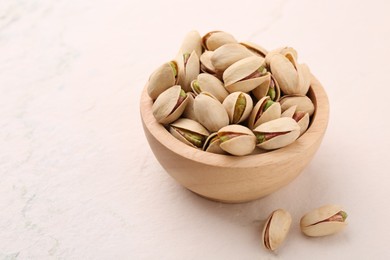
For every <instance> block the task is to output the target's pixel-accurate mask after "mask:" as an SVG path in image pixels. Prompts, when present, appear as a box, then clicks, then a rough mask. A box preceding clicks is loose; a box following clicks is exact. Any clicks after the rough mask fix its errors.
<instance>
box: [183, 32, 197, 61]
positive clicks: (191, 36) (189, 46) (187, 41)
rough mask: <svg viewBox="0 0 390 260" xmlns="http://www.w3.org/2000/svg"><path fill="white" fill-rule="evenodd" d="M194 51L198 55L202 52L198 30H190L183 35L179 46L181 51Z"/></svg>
mask: <svg viewBox="0 0 390 260" xmlns="http://www.w3.org/2000/svg"><path fill="white" fill-rule="evenodd" d="M193 51H195V53H196V55H198V57H200V55H201V54H202V39H201V37H200V34H199V32H198V31H195V30H194V31H190V32H189V33H187V35H186V36H185V37H184V40H183V43H182V45H181V47H180V52H181V53H187V54H189V53H192V52H193Z"/></svg>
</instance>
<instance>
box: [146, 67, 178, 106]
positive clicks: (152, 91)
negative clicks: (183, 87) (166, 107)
mask: <svg viewBox="0 0 390 260" xmlns="http://www.w3.org/2000/svg"><path fill="white" fill-rule="evenodd" d="M176 83H177V64H176V62H175V61H170V62H167V63H164V64H163V65H161V66H160V67H159V68H157V69H156V70H155V71H154V72H153V73H152V75H150V78H149V82H148V88H147V90H148V94H149V96H150V97H151V98H152V99H153V100H155V99H156V98H157V97H158V96H159V95H160V94H161V93H162V92H164V91H165V90H167V89H168V88H170V87H172V86H173V85H175V84H176Z"/></svg>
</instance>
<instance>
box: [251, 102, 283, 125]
mask: <svg viewBox="0 0 390 260" xmlns="http://www.w3.org/2000/svg"><path fill="white" fill-rule="evenodd" d="M269 100H270V98H269V97H267V96H266V97H263V98H261V99H260V100H259V101H257V103H256V105H255V107H254V108H253V110H252V112H251V114H250V116H249V120H248V127H249V128H250V129H253V128H256V127H258V126H259V125H261V124H263V123H265V122H268V121H271V120H274V119H277V118H279V117H280V115H281V107H280V104H279V102H274V103H273V104H272V105H271V106H270V107H268V108H267V109H266V110H265V111H263V109H264V106H265V104H266V103H267V102H268V101H269ZM260 110H262V111H260Z"/></svg>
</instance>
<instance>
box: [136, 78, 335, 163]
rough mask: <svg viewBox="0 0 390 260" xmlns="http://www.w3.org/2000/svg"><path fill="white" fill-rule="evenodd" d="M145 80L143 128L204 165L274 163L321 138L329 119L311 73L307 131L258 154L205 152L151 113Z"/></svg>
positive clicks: (326, 104)
mask: <svg viewBox="0 0 390 260" xmlns="http://www.w3.org/2000/svg"><path fill="white" fill-rule="evenodd" d="M147 85H148V84H147V83H146V85H145V87H144V89H143V91H142V93H141V100H140V115H141V120H142V123H143V126H144V128H145V129H144V130H146V129H147V130H148V131H149V132H150V134H151V135H152V136H153V137H154V138H155V139H156V140H157V141H158V142H159V143H160V144H161V145H162V146H164V147H165V148H166V149H169V150H170V151H171V152H173V153H175V154H177V155H178V156H182V157H184V158H186V159H188V160H192V161H196V162H198V163H201V164H204V165H211V166H219V167H229V168H253V167H261V166H264V165H269V164H275V158H277V162H278V163H283V162H285V161H289V160H291V159H292V158H293V157H294V156H296V155H297V154H299V153H301V152H305V150H306V149H308V148H309V147H311V146H312V145H315V144H316V143H317V142H319V141H321V139H322V137H323V135H324V133H325V131H326V128H327V125H328V120H329V101H328V97H327V94H326V92H325V90H324V88H323V86H322V85H321V83H320V82H319V81H318V80H317V79H316V78H315V77H314V76H313V75H312V79H311V86H310V89H309V92H308V95H309V96H311V99H312V101H313V103H314V106H315V108H316V109H315V112H314V114H313V116H312V120H311V122H310V126H309V128H308V129H307V131H306V132H305V133H304V134H303V135H302V136H300V137H299V138H298V139H297V140H296V141H294V143H292V144H290V145H288V146H286V147H283V148H279V149H276V150H272V151H268V152H265V153H259V154H250V155H245V156H233V155H223V154H215V153H210V152H205V151H202V150H198V149H196V148H193V147H191V146H189V145H187V144H185V143H183V142H181V141H179V140H177V139H176V138H175V137H173V136H172V135H171V134H170V133H169V131H168V130H167V129H166V128H165V127H164V126H163V125H162V124H160V123H158V122H157V120H156V119H155V118H154V116H153V113H152V104H153V101H152V99H151V98H150V97H149V95H148V93H147Z"/></svg>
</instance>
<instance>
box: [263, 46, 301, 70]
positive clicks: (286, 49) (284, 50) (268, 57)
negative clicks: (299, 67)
mask: <svg viewBox="0 0 390 260" xmlns="http://www.w3.org/2000/svg"><path fill="white" fill-rule="evenodd" d="M287 53H290V54H291V55H292V56H294V59H295V60H298V53H297V51H296V50H295V49H294V48H292V47H281V48H277V49H275V50H272V51H269V52H268V53H267V54H266V56H265V62H266V64H267V66H269V65H270V60H271V57H272V56H273V55H275V54H282V55H286V54H287Z"/></svg>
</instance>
